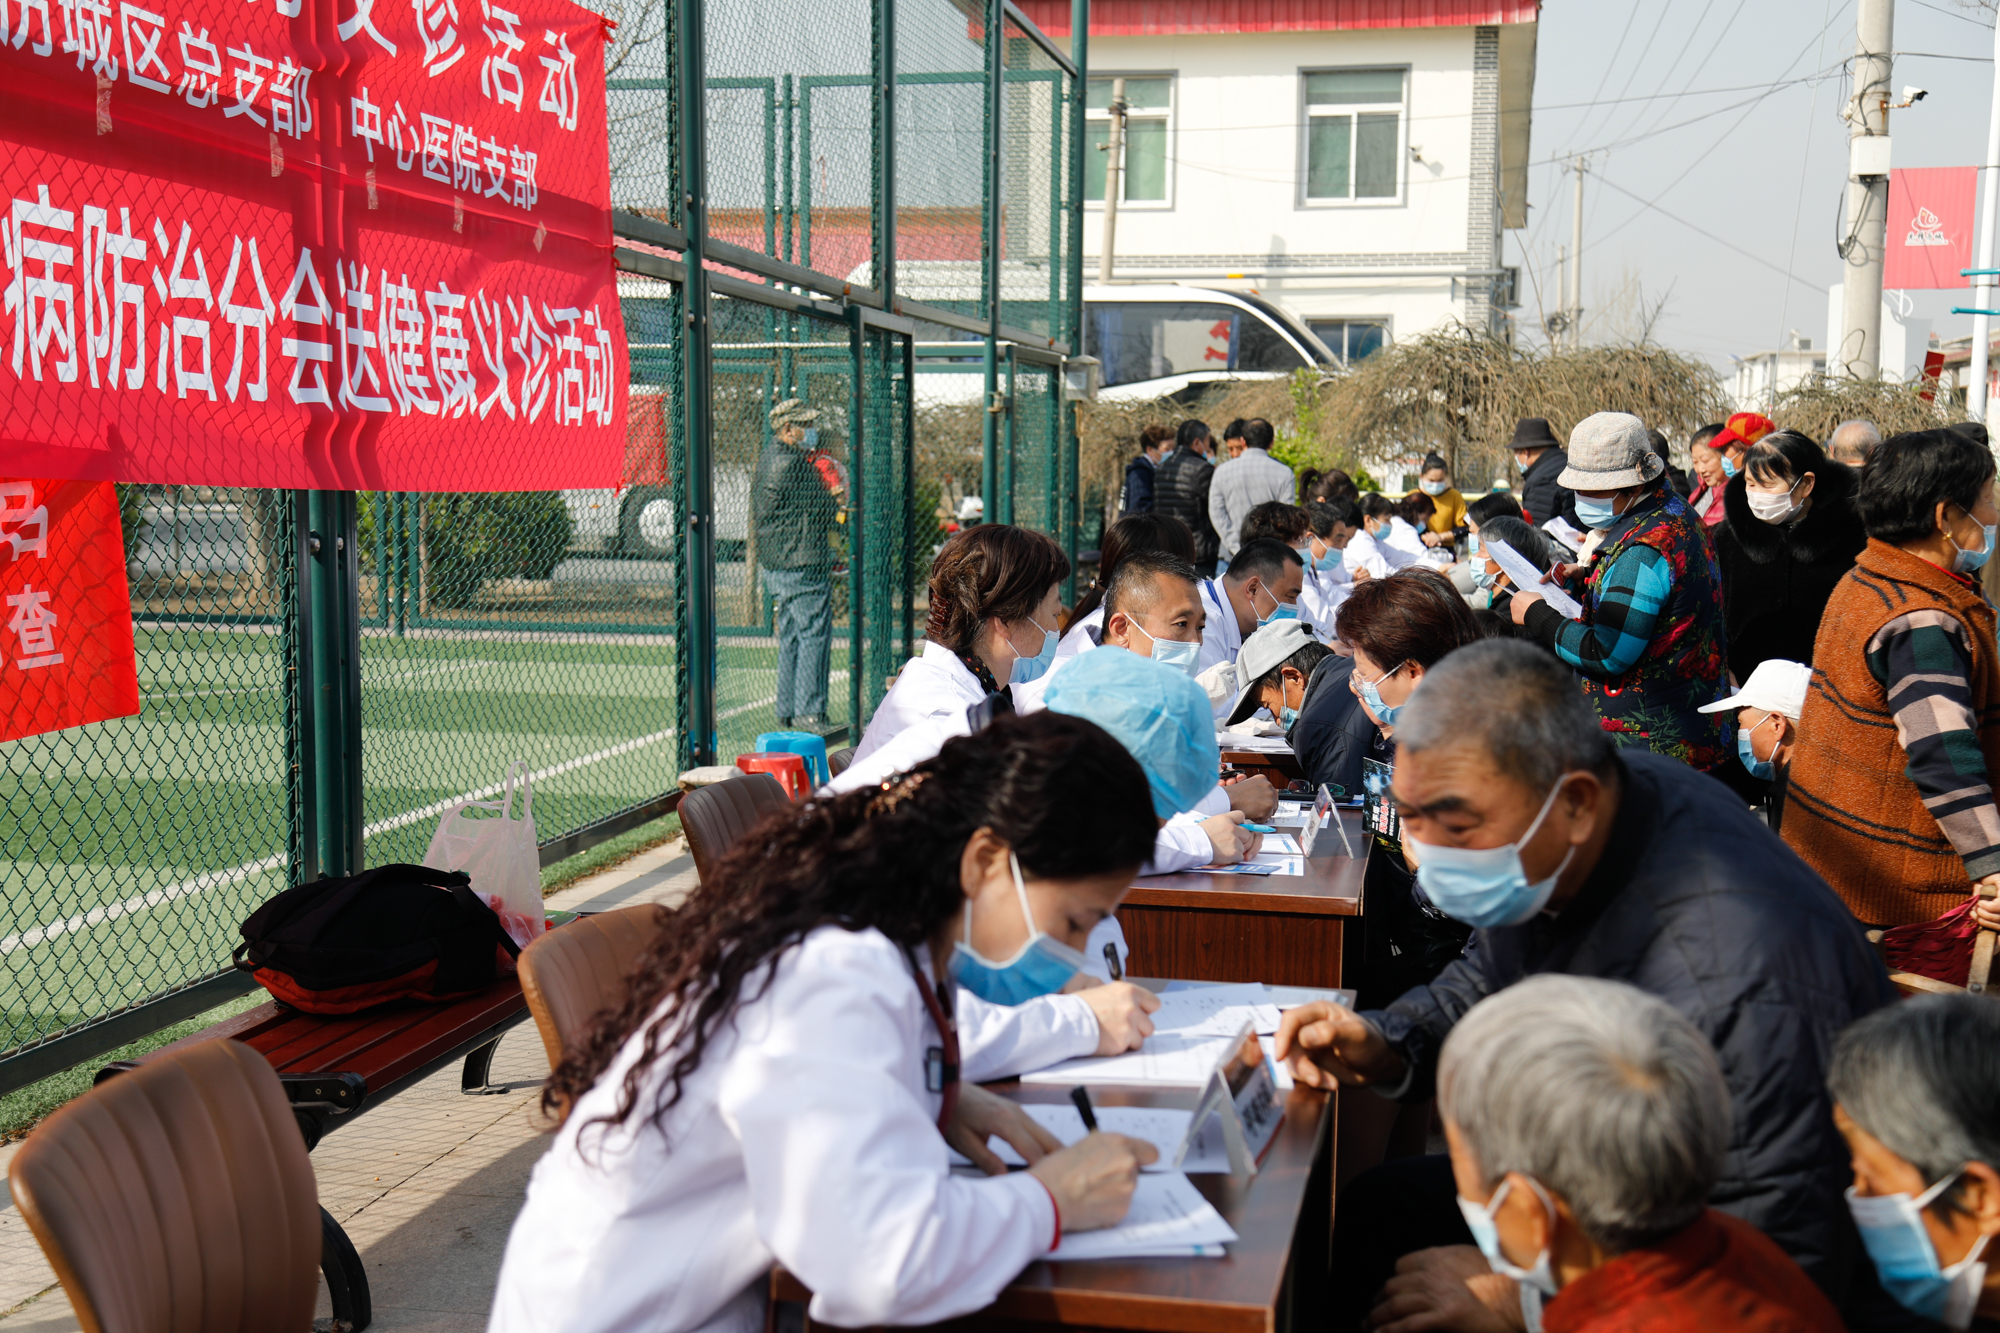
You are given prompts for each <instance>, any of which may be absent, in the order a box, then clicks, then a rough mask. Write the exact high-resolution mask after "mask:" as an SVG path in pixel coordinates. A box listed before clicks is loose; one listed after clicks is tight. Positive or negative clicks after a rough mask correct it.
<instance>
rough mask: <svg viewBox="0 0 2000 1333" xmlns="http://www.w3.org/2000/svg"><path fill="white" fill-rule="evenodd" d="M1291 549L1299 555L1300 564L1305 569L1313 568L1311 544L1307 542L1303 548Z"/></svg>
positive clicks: (1295, 547)
mask: <svg viewBox="0 0 2000 1333" xmlns="http://www.w3.org/2000/svg"><path fill="white" fill-rule="evenodd" d="M1292 549H1293V550H1294V551H1297V552H1298V553H1299V563H1300V564H1302V565H1304V566H1305V567H1306V568H1307V569H1311V568H1312V567H1313V548H1312V543H1311V542H1307V543H1306V544H1305V545H1304V546H1294V547H1293V548H1292Z"/></svg>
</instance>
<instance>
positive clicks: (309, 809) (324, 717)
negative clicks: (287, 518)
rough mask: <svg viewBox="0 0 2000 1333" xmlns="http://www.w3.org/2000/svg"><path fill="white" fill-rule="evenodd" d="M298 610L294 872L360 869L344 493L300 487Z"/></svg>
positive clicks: (353, 593) (356, 654)
mask: <svg viewBox="0 0 2000 1333" xmlns="http://www.w3.org/2000/svg"><path fill="white" fill-rule="evenodd" d="M304 498H305V511H306V513H305V520H306V521H305V523H304V524H303V525H301V526H302V528H303V532H302V535H301V540H300V547H301V550H300V552H299V555H300V565H301V568H302V571H303V574H302V577H301V578H300V579H299V598H298V610H299V617H300V630H299V634H300V640H301V642H302V645H303V649H304V650H303V652H301V653H300V655H299V665H300V668H301V669H300V672H299V675H300V677H301V678H300V679H299V681H298V683H297V686H296V688H297V690H298V699H299V708H300V712H301V715H302V726H301V729H300V731H301V734H300V736H299V741H300V743H301V748H302V749H303V751H304V753H303V755H302V762H301V763H300V778H301V780H302V781H301V785H302V786H303V787H304V788H305V789H306V799H305V807H306V809H305V813H306V814H307V815H308V816H309V818H310V821H311V822H310V830H311V832H310V836H309V837H308V838H307V839H306V840H305V847H304V850H305V852H306V854H307V856H308V857H309V858H310V862H311V863H310V865H309V866H307V867H305V868H304V873H303V874H302V876H301V878H304V879H311V878H315V877H317V876H340V875H351V874H353V873H355V872H356V871H358V870H360V869H361V866H362V846H361V841H362V838H361V832H362V825H361V588H360V573H361V567H360V551H359V550H358V549H357V547H358V545H359V542H358V540H357V524H356V507H355V502H354V500H355V497H354V493H353V492H352V491H307V492H305V497H304Z"/></svg>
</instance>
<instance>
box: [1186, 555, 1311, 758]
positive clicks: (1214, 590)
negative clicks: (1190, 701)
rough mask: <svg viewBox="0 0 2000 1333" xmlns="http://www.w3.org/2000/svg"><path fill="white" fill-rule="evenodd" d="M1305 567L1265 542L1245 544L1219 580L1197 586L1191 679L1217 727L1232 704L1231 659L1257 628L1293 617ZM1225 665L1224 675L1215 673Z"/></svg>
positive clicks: (1295, 557)
mask: <svg viewBox="0 0 2000 1333" xmlns="http://www.w3.org/2000/svg"><path fill="white" fill-rule="evenodd" d="M1304 585H1305V567H1304V565H1303V564H1302V563H1301V562H1300V560H1299V553H1298V552H1297V551H1296V550H1294V549H1292V548H1291V547H1289V546H1287V545H1285V544H1284V543H1283V542H1281V541H1276V540H1274V539H1272V538H1269V537H1264V538H1259V539H1258V540H1257V541H1254V542H1250V543H1248V544H1246V545H1245V546H1244V547H1243V549H1242V550H1240V551H1238V552H1237V553H1236V554H1235V555H1234V556H1233V557H1231V559H1230V561H1229V569H1228V571H1227V572H1226V573H1224V574H1222V575H1221V576H1220V577H1217V578H1212V579H1203V580H1202V581H1201V608H1202V610H1203V611H1205V612H1206V613H1207V614H1208V620H1207V622H1206V623H1205V624H1204V625H1203V626H1202V631H1201V653H1200V655H1199V656H1198V657H1197V658H1196V661H1195V678H1196V679H1197V680H1199V681H1200V682H1201V685H1202V688H1203V689H1205V690H1207V691H1208V697H1209V702H1210V704H1211V705H1212V712H1213V715H1214V717H1215V720H1216V721H1218V722H1220V721H1221V720H1222V719H1223V718H1224V717H1225V716H1227V715H1228V713H1229V708H1230V705H1232V704H1234V703H1235V702H1236V691H1237V690H1238V689H1239V688H1241V687H1240V686H1239V685H1238V684H1237V681H1236V655H1237V654H1238V653H1240V652H1242V651H1243V640H1245V639H1246V638H1248V637H1250V635H1252V634H1254V633H1256V631H1257V627H1258V626H1259V625H1265V624H1269V623H1270V622H1271V621H1273V620H1285V619H1290V618H1292V617H1294V616H1297V615H1298V613H1299V589H1300V588H1301V587H1303V586H1304ZM1225 664H1226V665H1227V668H1228V669H1227V670H1226V671H1223V672H1218V671H1216V668H1217V667H1219V666H1224V665H1225Z"/></svg>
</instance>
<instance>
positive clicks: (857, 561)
mask: <svg viewBox="0 0 2000 1333" xmlns="http://www.w3.org/2000/svg"><path fill="white" fill-rule="evenodd" d="M867 347H868V333H867V328H866V326H865V325H864V324H863V323H862V320H861V307H860V306H848V307H847V350H848V364H849V365H850V367H851V368H852V371H853V375H854V378H853V379H852V380H851V381H850V382H849V383H850V385H851V388H852V393H851V401H850V406H849V409H848V420H849V421H851V422H853V423H854V424H853V430H852V433H851V434H850V435H849V437H848V438H849V439H850V440H851V441H852V444H851V445H850V447H849V448H848V451H847V457H848V464H849V466H848V469H847V725H848V734H849V735H850V736H851V737H853V738H855V739H857V740H858V739H859V734H860V729H861V727H862V725H863V723H862V718H863V716H864V714H863V713H862V711H861V703H862V698H863V692H862V688H861V678H862V677H863V676H864V675H866V674H867V669H868V668H867V664H866V662H865V660H864V657H865V652H866V640H865V638H864V637H863V634H862V623H861V622H862V609H861V608H862V604H863V599H864V597H865V596H866V590H867V584H866V582H865V581H864V579H863V577H862V569H863V563H862V562H863V560H864V559H865V558H866V555H867V548H868V543H867V541H866V539H865V538H864V537H863V535H862V529H863V528H865V527H867V526H868V501H869V495H870V492H871V490H872V488H871V487H870V486H869V485H868V484H867V481H866V477H865V474H866V473H867V471H868V435H869V431H868V415H867V413H868V390H867V378H868V357H867Z"/></svg>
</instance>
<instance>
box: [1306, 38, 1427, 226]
mask: <svg viewBox="0 0 2000 1333" xmlns="http://www.w3.org/2000/svg"><path fill="white" fill-rule="evenodd" d="M1403 73H1404V72H1403V71H1402V70H1400V69H1329V70H1320V71H1318V72H1316V73H1309V74H1307V75H1305V113H1306V132H1305V159H1306V160H1305V177H1306V195H1305V197H1306V199H1307V200H1308V201H1309V202H1311V203H1333V202H1336V201H1339V200H1347V199H1394V198H1396V197H1397V196H1398V195H1399V194H1401V192H1402V187H1403V154H1402V142H1403Z"/></svg>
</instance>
